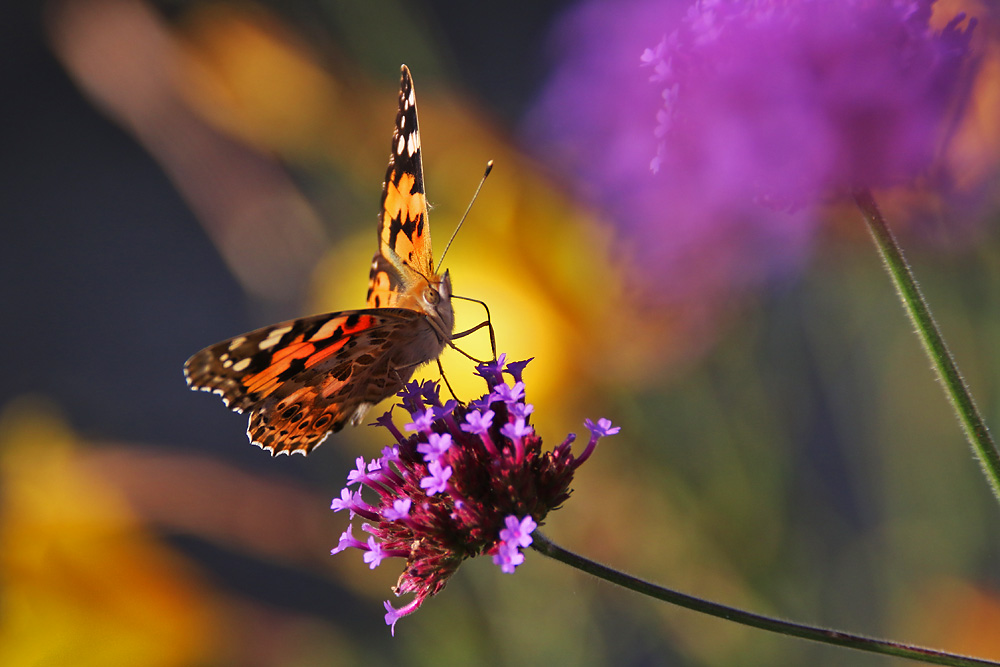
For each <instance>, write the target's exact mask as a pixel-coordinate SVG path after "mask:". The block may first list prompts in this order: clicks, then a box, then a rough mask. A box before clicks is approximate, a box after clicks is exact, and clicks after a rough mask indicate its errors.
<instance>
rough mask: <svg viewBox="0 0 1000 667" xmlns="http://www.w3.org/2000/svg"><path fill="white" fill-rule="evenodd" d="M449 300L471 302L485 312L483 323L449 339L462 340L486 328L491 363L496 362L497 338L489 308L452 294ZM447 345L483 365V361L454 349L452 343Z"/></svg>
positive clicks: (473, 300) (484, 304)
mask: <svg viewBox="0 0 1000 667" xmlns="http://www.w3.org/2000/svg"><path fill="white" fill-rule="evenodd" d="M451 298H453V299H462V300H463V301H472V302H473V303H478V304H479V305H480V306H482V307H483V309H484V310H485V311H486V320H485V321H483V322H480V323H479V324H477V325H476V326H474V327H472V328H471V329H466V330H465V331H462V332H459V333H457V334H455V335H454V336H452V337H451V339H452V340H455V339H456V338H464V337H466V336H468V335H469V334H471V333H474V332H476V331H479V330H480V329H482V328H483V327H488V328H489V332H490V350H491V351H492V353H493V361H496V360H497V338H496V332H495V331H494V330H493V320H492V319H490V308H489V306H487V305H486V302H485V301H480V300H479V299H472V298H470V297H467V296H458V295H457V294H453V295H452V297H451ZM448 345H449V346H450V347H451V348H452V349H454V350H456V351H457V352H460V353H461V354H463V355H465V356H466V357H468V358H469V359H471V360H472V361H475V362H476V363H479V364H481V363H485V362H483V361H480V360H479V359H476V358H475V357H473V356H472V355H470V354H468V353H466V352H465V351H464V350H460V349H459V348H457V347H455V345H454V344H453V343H451V342H450V341H449V342H448Z"/></svg>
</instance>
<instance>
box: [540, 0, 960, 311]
mask: <svg viewBox="0 0 1000 667" xmlns="http://www.w3.org/2000/svg"><path fill="white" fill-rule="evenodd" d="M932 4H933V0H836V1H833V0H824V1H819V0H742V1H737V0H698V1H696V2H691V0H626V1H625V2H607V1H597V0H594V1H591V2H588V3H585V4H583V5H581V7H580V8H579V9H578V10H577V11H576V12H575V13H573V14H571V15H569V16H568V17H567V19H566V20H565V21H564V22H563V24H562V31H563V32H562V34H561V35H560V37H562V38H563V42H564V44H563V49H562V50H561V51H560V53H561V54H562V56H563V58H562V65H561V66H560V67H559V68H558V69H557V70H556V74H555V76H554V78H553V80H552V82H551V84H550V85H549V88H548V90H547V92H546V94H545V96H544V97H543V99H542V100H541V103H540V105H539V106H538V108H537V109H536V113H535V115H534V116H533V118H532V125H531V127H530V128H529V129H530V132H531V134H532V139H533V140H534V141H535V142H536V143H538V142H541V145H542V146H543V148H544V149H545V150H546V152H551V153H555V154H561V155H562V156H563V158H564V159H566V160H567V161H568V164H569V166H570V168H571V169H574V170H575V171H576V173H577V176H578V182H579V183H580V185H581V187H582V188H585V190H586V192H588V193H589V194H590V195H591V196H592V197H593V198H595V199H596V200H597V203H598V204H600V205H601V206H602V207H603V208H605V210H607V211H609V212H610V213H611V214H612V216H613V218H614V220H615V221H616V222H617V224H618V225H619V226H620V227H621V228H622V230H623V231H625V232H626V235H625V236H626V237H627V238H629V239H631V245H632V246H633V249H634V252H635V253H636V254H637V257H636V260H637V261H636V262H635V264H636V265H637V266H640V267H643V270H644V271H645V272H646V274H645V277H646V278H647V282H648V283H649V284H655V286H656V291H657V293H658V294H661V295H663V296H665V297H666V298H668V299H670V297H679V298H684V297H687V296H691V292H692V291H693V293H694V294H693V295H694V296H696V297H697V296H702V295H704V292H705V290H708V291H712V290H713V289H724V290H731V289H732V288H733V287H740V286H743V285H748V284H749V285H752V284H753V283H756V282H759V281H761V280H763V279H766V278H768V277H773V276H775V275H780V273H781V272H782V271H785V270H787V269H789V268H794V267H795V266H796V264H797V263H798V262H799V261H800V260H801V258H802V257H803V256H804V255H805V252H806V250H807V249H808V247H809V244H810V241H811V238H812V236H813V235H814V232H815V226H816V222H815V221H816V219H817V216H816V215H815V214H814V211H812V210H811V209H812V207H814V206H816V205H817V204H820V203H822V202H824V201H825V200H826V199H827V198H829V197H830V196H832V195H837V194H840V193H843V192H849V191H851V190H853V189H856V188H877V187H881V186H892V185H900V184H907V183H909V182H910V181H912V179H914V178H915V177H917V176H920V175H922V174H925V173H927V171H928V169H929V168H930V167H931V166H932V162H933V160H934V157H935V156H936V155H938V154H940V152H941V149H942V147H943V144H944V142H945V141H946V139H947V131H948V129H949V125H950V124H949V123H948V122H947V121H948V120H949V118H950V114H954V112H955V110H956V108H957V107H960V106H961V104H962V99H961V97H962V94H963V93H964V91H965V89H966V87H965V86H963V85H962V82H963V80H964V79H963V76H962V75H963V73H964V68H965V67H967V66H968V64H969V63H970V58H969V40H970V36H971V33H972V30H973V27H974V24H975V21H974V20H966V19H965V17H964V15H961V14H959V15H956V16H953V17H952V18H951V20H950V22H946V24H945V25H944V26H943V27H942V28H941V29H939V30H936V29H933V28H931V27H930V17H931V6H932ZM776 209H783V210H784V212H785V213H786V214H785V215H778V214H777V211H776ZM650 278H652V280H650Z"/></svg>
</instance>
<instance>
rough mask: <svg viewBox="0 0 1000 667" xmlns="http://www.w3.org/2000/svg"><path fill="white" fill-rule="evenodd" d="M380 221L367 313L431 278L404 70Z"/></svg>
mask: <svg viewBox="0 0 1000 667" xmlns="http://www.w3.org/2000/svg"><path fill="white" fill-rule="evenodd" d="M380 216H381V217H380V218H379V225H378V252H377V253H375V259H374V261H373V262H372V268H371V273H370V276H369V278H370V282H369V288H368V306H369V307H370V308H385V307H387V306H394V305H397V303H399V298H400V295H401V293H403V292H405V291H407V290H408V289H410V288H411V287H412V286H413V285H414V284H416V282H417V281H418V280H420V279H421V277H424V278H429V277H431V276H433V275H434V260H433V258H432V256H431V229H430V224H429V222H428V220H427V197H426V195H425V194H424V169H423V163H422V159H421V154H420V130H419V128H418V126H417V99H416V96H415V95H414V93H413V80H412V79H411V78H410V70H409V69H408V68H407V67H406V65H403V66H402V68H401V75H400V81H399V110H398V111H397V113H396V127H395V130H393V133H392V148H391V151H390V154H389V166H388V168H387V169H386V172H385V182H384V183H383V184H382V203H381V207H380Z"/></svg>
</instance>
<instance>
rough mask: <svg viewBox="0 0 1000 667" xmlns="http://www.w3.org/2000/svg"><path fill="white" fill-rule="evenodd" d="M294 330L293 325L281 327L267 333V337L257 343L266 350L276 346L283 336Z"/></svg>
mask: <svg viewBox="0 0 1000 667" xmlns="http://www.w3.org/2000/svg"><path fill="white" fill-rule="evenodd" d="M291 330H292V327H290V326H288V327H281V328H280V329H275V330H273V331H272V332H271V333H269V334H268V335H267V338H265V339H264V340H262V341H261V342H259V343H258V344H257V347H258V348H260V349H261V350H266V349H267V348H269V347H274V346H275V345H277V344H278V341H279V340H281V337H282V336H284V335H285V334H286V333H288V332H289V331H291Z"/></svg>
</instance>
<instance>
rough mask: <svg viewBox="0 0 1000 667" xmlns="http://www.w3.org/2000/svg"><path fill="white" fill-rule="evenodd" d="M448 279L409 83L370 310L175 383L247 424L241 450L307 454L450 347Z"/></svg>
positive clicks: (273, 335) (223, 358)
mask: <svg viewBox="0 0 1000 667" xmlns="http://www.w3.org/2000/svg"><path fill="white" fill-rule="evenodd" d="M454 327H455V315H454V311H453V310H452V306H451V278H450V277H449V275H448V272H447V271H446V272H444V273H443V274H441V275H438V274H437V273H436V272H435V271H434V263H433V260H432V257H431V239H430V226H429V223H428V220H427V200H426V197H425V195H424V185H423V166H422V162H421V152H420V133H419V131H418V127H417V110H416V99H415V97H414V94H413V82H412V80H411V78H410V72H409V70H408V69H407V68H406V66H405V65H404V66H403V67H402V74H401V78H400V92H399V111H398V113H397V115H396V126H395V130H394V132H393V135H392V149H391V153H390V158H389V166H388V169H387V170H386V177H385V182H384V184H383V186H382V205H381V211H380V216H379V224H378V252H376V254H375V258H374V260H373V262H372V266H371V271H370V274H369V289H368V308H365V309H362V310H347V311H340V312H335V313H327V314H324V315H313V316H311V317H304V318H301V319H297V320H290V321H288V322H282V323H279V324H275V325H271V326H269V327H264V328H262V329H258V330H256V331H252V332H249V333H246V334H243V335H242V336H236V337H235V338H231V339H229V340H225V341H222V342H220V343H216V344H215V345H211V346H209V347H207V348H205V349H204V350H202V351H200V352H198V353H197V354H195V355H194V356H193V357H191V358H190V359H189V360H188V361H187V363H186V364H185V366H184V373H185V376H186V377H187V380H188V384H189V385H190V386H191V388H192V389H199V390H202V391H211V392H213V393H217V394H220V395H221V396H222V399H223V401H224V402H225V403H226V405H227V406H228V407H229V408H230V409H232V410H235V411H236V412H244V411H249V412H250V419H249V427H248V429H247V435H248V436H249V438H250V441H251V442H252V443H254V444H256V445H258V446H260V447H262V448H264V449H266V450H269V451H270V452H271V453H272V454H287V453H294V452H298V453H301V454H307V453H308V452H310V451H311V450H312V449H313V448H315V447H316V446H317V445H319V444H320V443H321V442H322V441H323V440H324V439H326V437H327V436H329V434H330V433H335V432H337V431H339V430H340V429H341V428H343V427H344V426H345V425H346V424H347V423H350V424H352V425H357V424H359V423H360V422H361V421H362V420H363V419H364V416H365V413H366V412H367V411H368V410H369V409H370V408H371V407H372V406H373V405H375V404H376V403H378V402H379V401H381V400H382V399H384V398H386V397H388V396H391V395H392V394H395V393H396V392H397V391H399V390H400V389H401V388H402V386H403V385H404V384H405V383H406V382H407V381H408V380H409V379H410V377H411V376H412V375H413V372H414V371H415V370H416V369H417V368H418V367H419V366H421V365H423V364H425V363H427V362H429V361H433V360H434V359H436V358H437V357H438V355H440V354H441V352H442V350H443V349H444V348H445V346H447V345H448V343H449V342H450V341H451V337H452V334H453V333H454Z"/></svg>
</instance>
